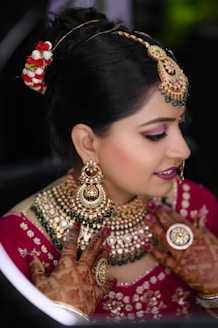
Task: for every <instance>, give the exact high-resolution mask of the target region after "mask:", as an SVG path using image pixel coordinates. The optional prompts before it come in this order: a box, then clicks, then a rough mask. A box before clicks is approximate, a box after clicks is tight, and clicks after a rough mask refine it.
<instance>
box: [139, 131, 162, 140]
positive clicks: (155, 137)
mask: <svg viewBox="0 0 218 328" xmlns="http://www.w3.org/2000/svg"><path fill="white" fill-rule="evenodd" d="M166 136H167V134H166V132H165V131H164V132H163V133H161V134H155V135H144V137H145V138H146V139H148V140H151V141H154V142H157V141H159V140H161V139H163V138H165V137H166Z"/></svg>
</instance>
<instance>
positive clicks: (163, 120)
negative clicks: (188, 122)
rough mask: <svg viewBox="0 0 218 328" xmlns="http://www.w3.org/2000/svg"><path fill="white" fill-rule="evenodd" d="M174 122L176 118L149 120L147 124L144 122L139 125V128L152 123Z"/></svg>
mask: <svg viewBox="0 0 218 328" xmlns="http://www.w3.org/2000/svg"><path fill="white" fill-rule="evenodd" d="M182 115H183V114H182ZM175 121H176V118H172V117H158V118H155V119H154V120H151V121H148V122H145V123H143V124H141V125H140V127H142V126H147V125H149V124H153V123H160V122H175Z"/></svg>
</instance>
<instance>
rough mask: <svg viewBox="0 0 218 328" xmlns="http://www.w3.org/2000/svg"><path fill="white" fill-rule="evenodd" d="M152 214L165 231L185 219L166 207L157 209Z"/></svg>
mask: <svg viewBox="0 0 218 328" xmlns="http://www.w3.org/2000/svg"><path fill="white" fill-rule="evenodd" d="M153 214H154V215H155V218H156V220H157V221H158V222H159V223H160V225H161V226H162V227H163V228H164V230H167V229H168V228H169V227H170V226H171V225H172V224H174V223H178V222H184V221H185V219H184V218H183V217H182V216H181V215H180V214H178V213H177V212H175V211H173V210H172V209H170V208H169V207H167V206H161V207H160V206H159V207H157V208H156V210H154V212H153Z"/></svg>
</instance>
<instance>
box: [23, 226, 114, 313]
mask: <svg viewBox="0 0 218 328" xmlns="http://www.w3.org/2000/svg"><path fill="white" fill-rule="evenodd" d="M109 232H110V231H109V229H108V228H106V227H105V228H103V229H102V230H100V231H99V232H98V233H97V234H96V235H94V236H93V238H92V240H91V241H90V243H89V245H88V246H87V247H86V249H85V250H84V251H83V252H82V254H81V256H80V257H79V259H77V252H78V249H77V240H78V236H79V233H80V225H79V224H78V223H75V224H74V226H73V228H72V230H71V231H70V233H69V237H68V239H67V241H66V242H65V244H64V245H63V250H62V254H61V257H60V259H59V262H58V265H57V266H56V267H55V269H54V270H53V272H52V273H51V274H50V275H49V276H47V275H46V273H45V268H44V266H43V264H42V262H41V261H40V259H39V258H38V257H37V256H36V255H33V257H34V259H33V261H31V262H30V263H29V268H30V272H31V277H32V282H33V284H34V285H35V286H36V287H37V288H38V289H39V290H40V291H41V292H42V293H44V294H45V295H46V296H47V297H49V298H50V299H52V300H54V301H59V302H64V303H66V304H69V305H73V306H74V307H76V308H77V309H79V310H80V311H82V312H83V313H86V314H87V315H90V314H91V313H93V312H94V310H95V308H96V306H97V304H98V302H99V301H100V300H101V299H102V297H103V296H105V295H106V294H107V293H108V292H109V291H110V290H111V289H112V287H113V286H114V284H115V280H114V279H109V278H107V280H106V283H105V284H104V285H103V286H99V285H98V284H97V282H96V279H95V266H96V264H97V262H98V260H99V259H100V258H102V257H104V258H105V259H108V256H109V252H108V250H107V249H105V248H103V247H101V246H102V243H103V242H104V240H105V239H106V238H107V237H108V234H109Z"/></svg>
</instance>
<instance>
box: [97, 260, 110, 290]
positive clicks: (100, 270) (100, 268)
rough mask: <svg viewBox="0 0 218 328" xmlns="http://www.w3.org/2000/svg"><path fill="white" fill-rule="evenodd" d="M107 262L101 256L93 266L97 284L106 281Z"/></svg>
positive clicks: (100, 284)
mask: <svg viewBox="0 0 218 328" xmlns="http://www.w3.org/2000/svg"><path fill="white" fill-rule="evenodd" d="M107 273H108V262H107V260H106V259H105V258H104V257H103V258H101V259H100V260H99V261H98V263H97V264H96V267H95V279H96V282H97V284H98V285H99V286H103V285H104V284H105V283H106V281H107Z"/></svg>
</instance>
